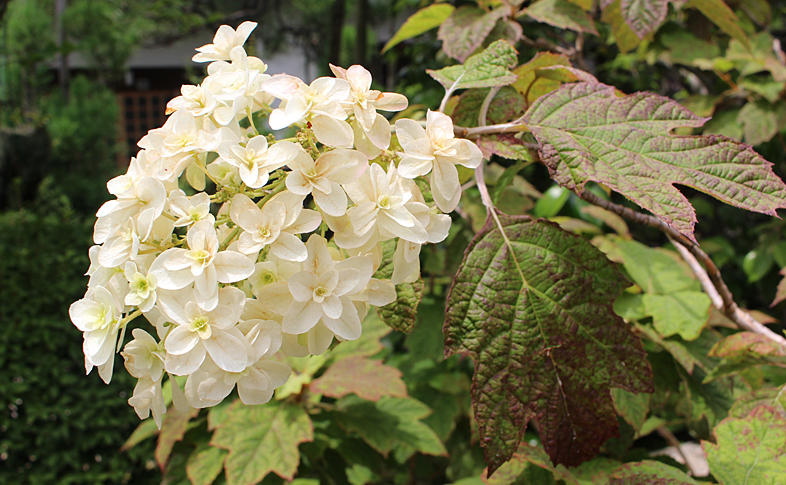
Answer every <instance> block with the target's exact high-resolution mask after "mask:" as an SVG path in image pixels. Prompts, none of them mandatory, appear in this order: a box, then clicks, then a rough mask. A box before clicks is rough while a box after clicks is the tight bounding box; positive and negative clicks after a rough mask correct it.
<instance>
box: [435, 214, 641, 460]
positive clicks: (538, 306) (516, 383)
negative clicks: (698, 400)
mask: <svg viewBox="0 0 786 485" xmlns="http://www.w3.org/2000/svg"><path fill="white" fill-rule="evenodd" d="M500 218H501V223H502V225H503V226H504V227H505V232H506V234H507V236H508V238H509V239H510V240H511V244H512V246H513V253H512V254H511V252H510V250H509V249H508V246H507V245H506V244H505V242H504V241H503V238H502V237H501V234H500V232H499V230H497V228H496V225H495V224H494V221H493V219H489V220H488V221H487V222H486V225H485V227H484V228H483V229H482V230H481V231H480V232H479V233H478V234H477V235H476V237H475V239H474V240H473V241H472V243H471V244H470V246H469V248H467V252H466V254H465V257H464V261H463V263H462V265H461V267H460V268H459V272H458V274H457V276H456V279H455V280H454V283H453V287H452V288H451V291H450V294H449V296H448V302H447V313H446V319H445V327H444V333H445V355H446V356H450V355H452V354H454V353H461V354H466V355H469V356H470V357H472V358H473V359H474V361H475V376H474V379H473V384H472V391H471V394H472V401H473V404H474V409H475V417H476V419H477V421H478V425H479V431H480V438H481V444H482V445H483V447H484V454H485V457H486V463H487V464H488V466H489V472H490V473H493V471H494V470H496V469H497V468H498V467H499V466H500V465H501V464H502V463H504V462H505V461H507V460H508V459H510V457H511V456H512V455H513V453H514V452H515V451H516V449H517V447H518V445H519V442H520V441H521V437H522V436H523V433H524V431H525V429H526V425H527V423H528V422H529V421H530V420H533V419H534V420H535V421H536V422H537V423H538V425H539V426H538V429H539V431H540V433H541V439H542V441H543V445H544V448H545V449H546V451H547V452H548V454H549V456H550V457H551V460H552V461H553V462H555V463H561V464H564V465H578V464H579V463H581V462H583V461H586V460H588V459H590V458H592V457H593V456H594V455H595V454H596V453H597V451H598V449H599V448H600V446H601V445H602V444H603V442H604V441H606V439H608V438H610V437H612V436H617V435H618V424H617V419H616V415H615V413H614V408H613V406H612V399H611V396H610V388H612V387H614V388H622V389H626V390H628V391H630V392H635V393H638V392H652V384H651V376H652V374H651V370H650V368H649V364H648V363H647V361H646V358H645V353H644V350H643V348H642V346H641V342H640V341H639V340H638V338H637V337H636V336H635V335H634V334H633V333H632V332H631V330H630V328H629V327H628V326H627V325H625V324H624V323H623V321H622V319H621V318H619V317H617V316H616V315H615V314H614V313H613V311H612V302H613V301H614V299H615V298H616V297H617V296H618V295H619V294H620V293H621V292H622V290H623V289H624V288H625V287H626V286H628V285H629V283H628V282H627V281H626V279H625V277H624V276H623V275H622V274H621V273H620V272H619V270H618V269H617V267H616V265H614V264H612V263H610V262H609V261H608V260H607V259H606V258H605V256H603V254H602V253H601V252H600V251H598V250H597V249H595V248H594V247H593V246H592V245H591V244H590V243H588V242H587V241H586V240H584V239H582V238H580V237H577V236H574V235H572V234H570V233H567V232H565V231H563V230H561V229H559V228H558V227H557V226H556V225H553V224H551V223H548V222H546V221H532V220H531V219H529V218H527V217H509V216H505V215H500ZM514 258H515V259H514ZM519 269H520V271H521V273H519ZM522 276H523V278H524V280H525V281H526V282H525V281H523V280H522Z"/></svg>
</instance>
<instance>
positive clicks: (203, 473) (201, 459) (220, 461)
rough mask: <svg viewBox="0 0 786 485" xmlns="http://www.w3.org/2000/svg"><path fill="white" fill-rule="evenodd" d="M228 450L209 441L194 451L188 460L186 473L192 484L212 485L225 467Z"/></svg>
mask: <svg viewBox="0 0 786 485" xmlns="http://www.w3.org/2000/svg"><path fill="white" fill-rule="evenodd" d="M226 455H227V451H226V450H222V449H221V448H215V447H213V446H210V445H209V444H207V443H204V444H202V445H200V446H199V447H198V448H197V449H196V450H194V451H192V452H191V454H190V455H189V456H188V461H187V462H186V475H187V476H188V479H189V480H191V484H192V485H210V484H211V483H213V481H214V480H215V479H216V477H218V475H219V474H220V473H221V470H222V469H223V468H224V457H226Z"/></svg>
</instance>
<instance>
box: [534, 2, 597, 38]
mask: <svg viewBox="0 0 786 485" xmlns="http://www.w3.org/2000/svg"><path fill="white" fill-rule="evenodd" d="M527 15H529V16H530V17H532V18H533V19H535V20H537V21H538V22H543V23H544V24H549V25H551V26H554V27H557V28H560V29H568V30H575V31H576V32H586V33H588V34H594V35H598V31H597V30H596V29H595V24H594V23H593V22H592V17H590V16H589V14H587V12H585V11H584V10H582V9H581V7H579V6H578V5H576V4H575V3H570V2H568V1H567V0H539V1H538V2H535V3H534V4H532V5H531V6H530V7H528V8H527Z"/></svg>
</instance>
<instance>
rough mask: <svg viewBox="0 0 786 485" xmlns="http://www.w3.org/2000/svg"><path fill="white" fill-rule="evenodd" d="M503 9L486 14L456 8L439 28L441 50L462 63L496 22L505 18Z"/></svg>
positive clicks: (477, 10)
mask: <svg viewBox="0 0 786 485" xmlns="http://www.w3.org/2000/svg"><path fill="white" fill-rule="evenodd" d="M505 13H506V12H505V9H504V8H498V9H495V10H492V11H491V12H486V11H485V10H483V9H482V8H478V7H471V6H463V7H459V8H457V9H456V10H455V11H453V13H452V14H451V15H450V17H448V19H447V20H445V22H444V23H443V24H442V25H441V26H440V27H439V33H438V34H437V37H438V38H439V39H440V40H441V41H442V50H444V51H445V53H446V54H447V55H449V56H450V57H452V58H454V59H456V60H457V61H459V62H464V61H465V60H467V58H468V57H469V56H471V55H472V54H473V53H474V52H475V50H476V49H477V48H478V47H480V46H481V45H482V44H483V41H484V40H485V39H486V37H487V36H488V35H489V33H491V31H492V30H493V29H494V26H495V25H496V24H497V20H499V19H501V18H502V17H504V16H505Z"/></svg>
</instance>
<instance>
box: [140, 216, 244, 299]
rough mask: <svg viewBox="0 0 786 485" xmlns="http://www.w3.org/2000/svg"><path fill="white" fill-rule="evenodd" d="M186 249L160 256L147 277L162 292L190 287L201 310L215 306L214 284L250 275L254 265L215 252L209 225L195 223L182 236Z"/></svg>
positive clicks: (215, 237)
mask: <svg viewBox="0 0 786 485" xmlns="http://www.w3.org/2000/svg"><path fill="white" fill-rule="evenodd" d="M186 238H187V241H188V247H189V248H190V249H182V248H172V249H167V250H166V251H164V252H163V253H161V254H160V255H159V256H158V257H157V258H156V260H155V261H154V262H153V264H152V266H151V268H150V271H149V272H148V274H152V275H154V276H155V277H156V279H157V280H158V286H159V287H160V288H162V289H164V290H179V289H182V288H185V287H186V286H188V285H190V284H191V283H194V285H195V288H196V292H195V295H196V297H197V299H196V301H197V302H198V303H199V304H200V306H201V307H202V308H204V309H205V310H212V309H214V308H215V307H216V305H217V304H218V299H217V298H218V284H219V283H235V282H237V281H241V280H244V279H246V278H248V277H249V276H251V275H252V274H253V273H254V263H252V262H251V261H249V259H248V258H247V257H245V256H243V255H242V254H240V253H238V252H235V251H230V250H225V251H219V250H218V249H219V241H218V235H217V234H216V229H215V228H214V227H213V224H211V223H210V221H199V222H197V223H195V224H194V225H192V226H191V228H190V229H189V231H188V234H187V235H186Z"/></svg>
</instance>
